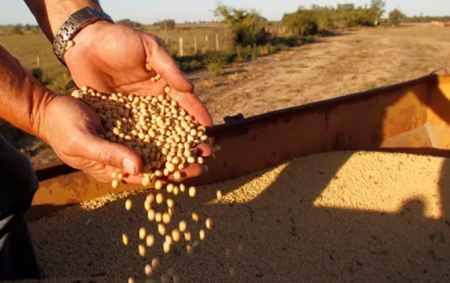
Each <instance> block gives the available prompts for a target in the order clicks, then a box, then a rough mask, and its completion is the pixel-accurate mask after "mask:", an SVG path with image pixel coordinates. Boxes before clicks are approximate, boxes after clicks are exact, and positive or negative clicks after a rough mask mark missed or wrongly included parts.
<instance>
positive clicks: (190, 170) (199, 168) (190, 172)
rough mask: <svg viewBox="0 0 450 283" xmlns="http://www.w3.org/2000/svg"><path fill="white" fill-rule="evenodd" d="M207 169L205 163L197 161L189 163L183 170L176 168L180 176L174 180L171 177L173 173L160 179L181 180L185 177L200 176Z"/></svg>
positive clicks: (168, 180) (185, 178)
mask: <svg viewBox="0 0 450 283" xmlns="http://www.w3.org/2000/svg"><path fill="white" fill-rule="evenodd" d="M206 171H208V169H207V166H206V165H201V164H197V163H193V164H190V165H189V166H188V167H186V168H185V169H183V170H178V172H180V175H181V178H180V179H177V180H175V178H174V177H173V174H170V175H169V176H167V177H165V178H164V179H163V180H162V181H163V182H183V181H185V180H187V179H191V178H195V177H198V176H200V175H201V174H203V173H205V172H206Z"/></svg>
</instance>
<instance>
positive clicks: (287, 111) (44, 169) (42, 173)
mask: <svg viewBox="0 0 450 283" xmlns="http://www.w3.org/2000/svg"><path fill="white" fill-rule="evenodd" d="M438 77H450V75H447V74H444V75H438V74H436V73H431V74H429V75H426V76H422V77H419V78H416V79H413V80H409V81H405V82H401V83H398V84H393V85H388V86H383V87H379V88H374V89H371V90H368V91H362V92H356V93H351V94H347V95H342V96H339V97H335V98H331V99H327V100H320V101H316V102H312V103H308V104H304V105H300V106H293V107H289V108H284V109H279V110H275V111H271V112H266V113H263V114H259V115H255V116H251V117H248V118H244V119H241V120H237V121H232V122H228V123H224V124H219V125H216V126H214V127H212V128H211V129H208V130H207V133H208V135H209V136H211V137H213V138H214V137H216V136H220V135H221V134H224V133H227V132H229V131H234V130H235V128H236V127H240V126H241V127H242V126H249V125H252V124H258V123H261V122H265V121H269V120H273V119H277V118H281V117H283V116H289V115H291V114H292V113H296V112H301V111H308V110H315V109H317V108H327V107H332V106H334V105H336V104H337V103H341V102H343V101H346V102H351V101H354V100H363V99H366V98H367V97H371V96H373V95H378V94H379V93H381V92H382V91H392V90H396V89H400V88H403V87H405V86H409V85H413V84H416V83H419V82H428V81H431V80H433V79H437V78H438ZM34 170H35V172H36V175H37V178H38V180H39V181H45V180H48V179H53V178H56V177H58V176H60V175H66V174H70V173H73V172H77V171H79V170H78V169H75V168H72V167H70V166H68V165H67V164H65V163H64V162H62V161H55V162H51V163H47V164H43V165H40V166H36V167H34Z"/></svg>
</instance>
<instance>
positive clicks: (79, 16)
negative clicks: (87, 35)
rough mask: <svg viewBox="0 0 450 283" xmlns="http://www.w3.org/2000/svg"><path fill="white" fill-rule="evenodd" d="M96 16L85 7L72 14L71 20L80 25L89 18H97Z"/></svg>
mask: <svg viewBox="0 0 450 283" xmlns="http://www.w3.org/2000/svg"><path fill="white" fill-rule="evenodd" d="M97 17H98V15H97V14H96V13H95V12H94V10H93V9H91V8H89V7H86V8H84V9H81V10H79V11H77V12H75V13H73V14H72V16H71V18H72V19H73V20H74V21H75V23H77V24H81V23H82V22H84V21H86V20H88V19H90V18H97Z"/></svg>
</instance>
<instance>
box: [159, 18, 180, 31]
mask: <svg viewBox="0 0 450 283" xmlns="http://www.w3.org/2000/svg"><path fill="white" fill-rule="evenodd" d="M158 26H159V27H160V28H162V29H174V28H175V26H176V23H175V21H174V20H172V19H168V20H164V21H161V22H159V23H158Z"/></svg>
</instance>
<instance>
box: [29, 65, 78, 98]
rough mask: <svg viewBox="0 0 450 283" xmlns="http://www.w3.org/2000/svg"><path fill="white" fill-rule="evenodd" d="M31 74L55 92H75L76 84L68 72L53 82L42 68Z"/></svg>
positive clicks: (35, 69) (32, 71)
mask: <svg viewBox="0 0 450 283" xmlns="http://www.w3.org/2000/svg"><path fill="white" fill-rule="evenodd" d="M30 73H31V75H32V76H33V77H34V78H35V79H36V80H38V81H39V82H40V83H41V84H43V85H44V86H45V87H47V88H48V89H50V90H51V91H53V92H56V93H64V94H66V93H70V92H72V91H73V90H75V83H74V82H73V80H72V77H71V76H70V73H69V72H68V71H66V72H64V73H63V74H62V75H60V76H58V77H56V78H54V79H52V80H51V79H48V77H47V76H46V75H45V73H44V72H43V71H42V69H41V68H34V69H32V70H31V71H30Z"/></svg>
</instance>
